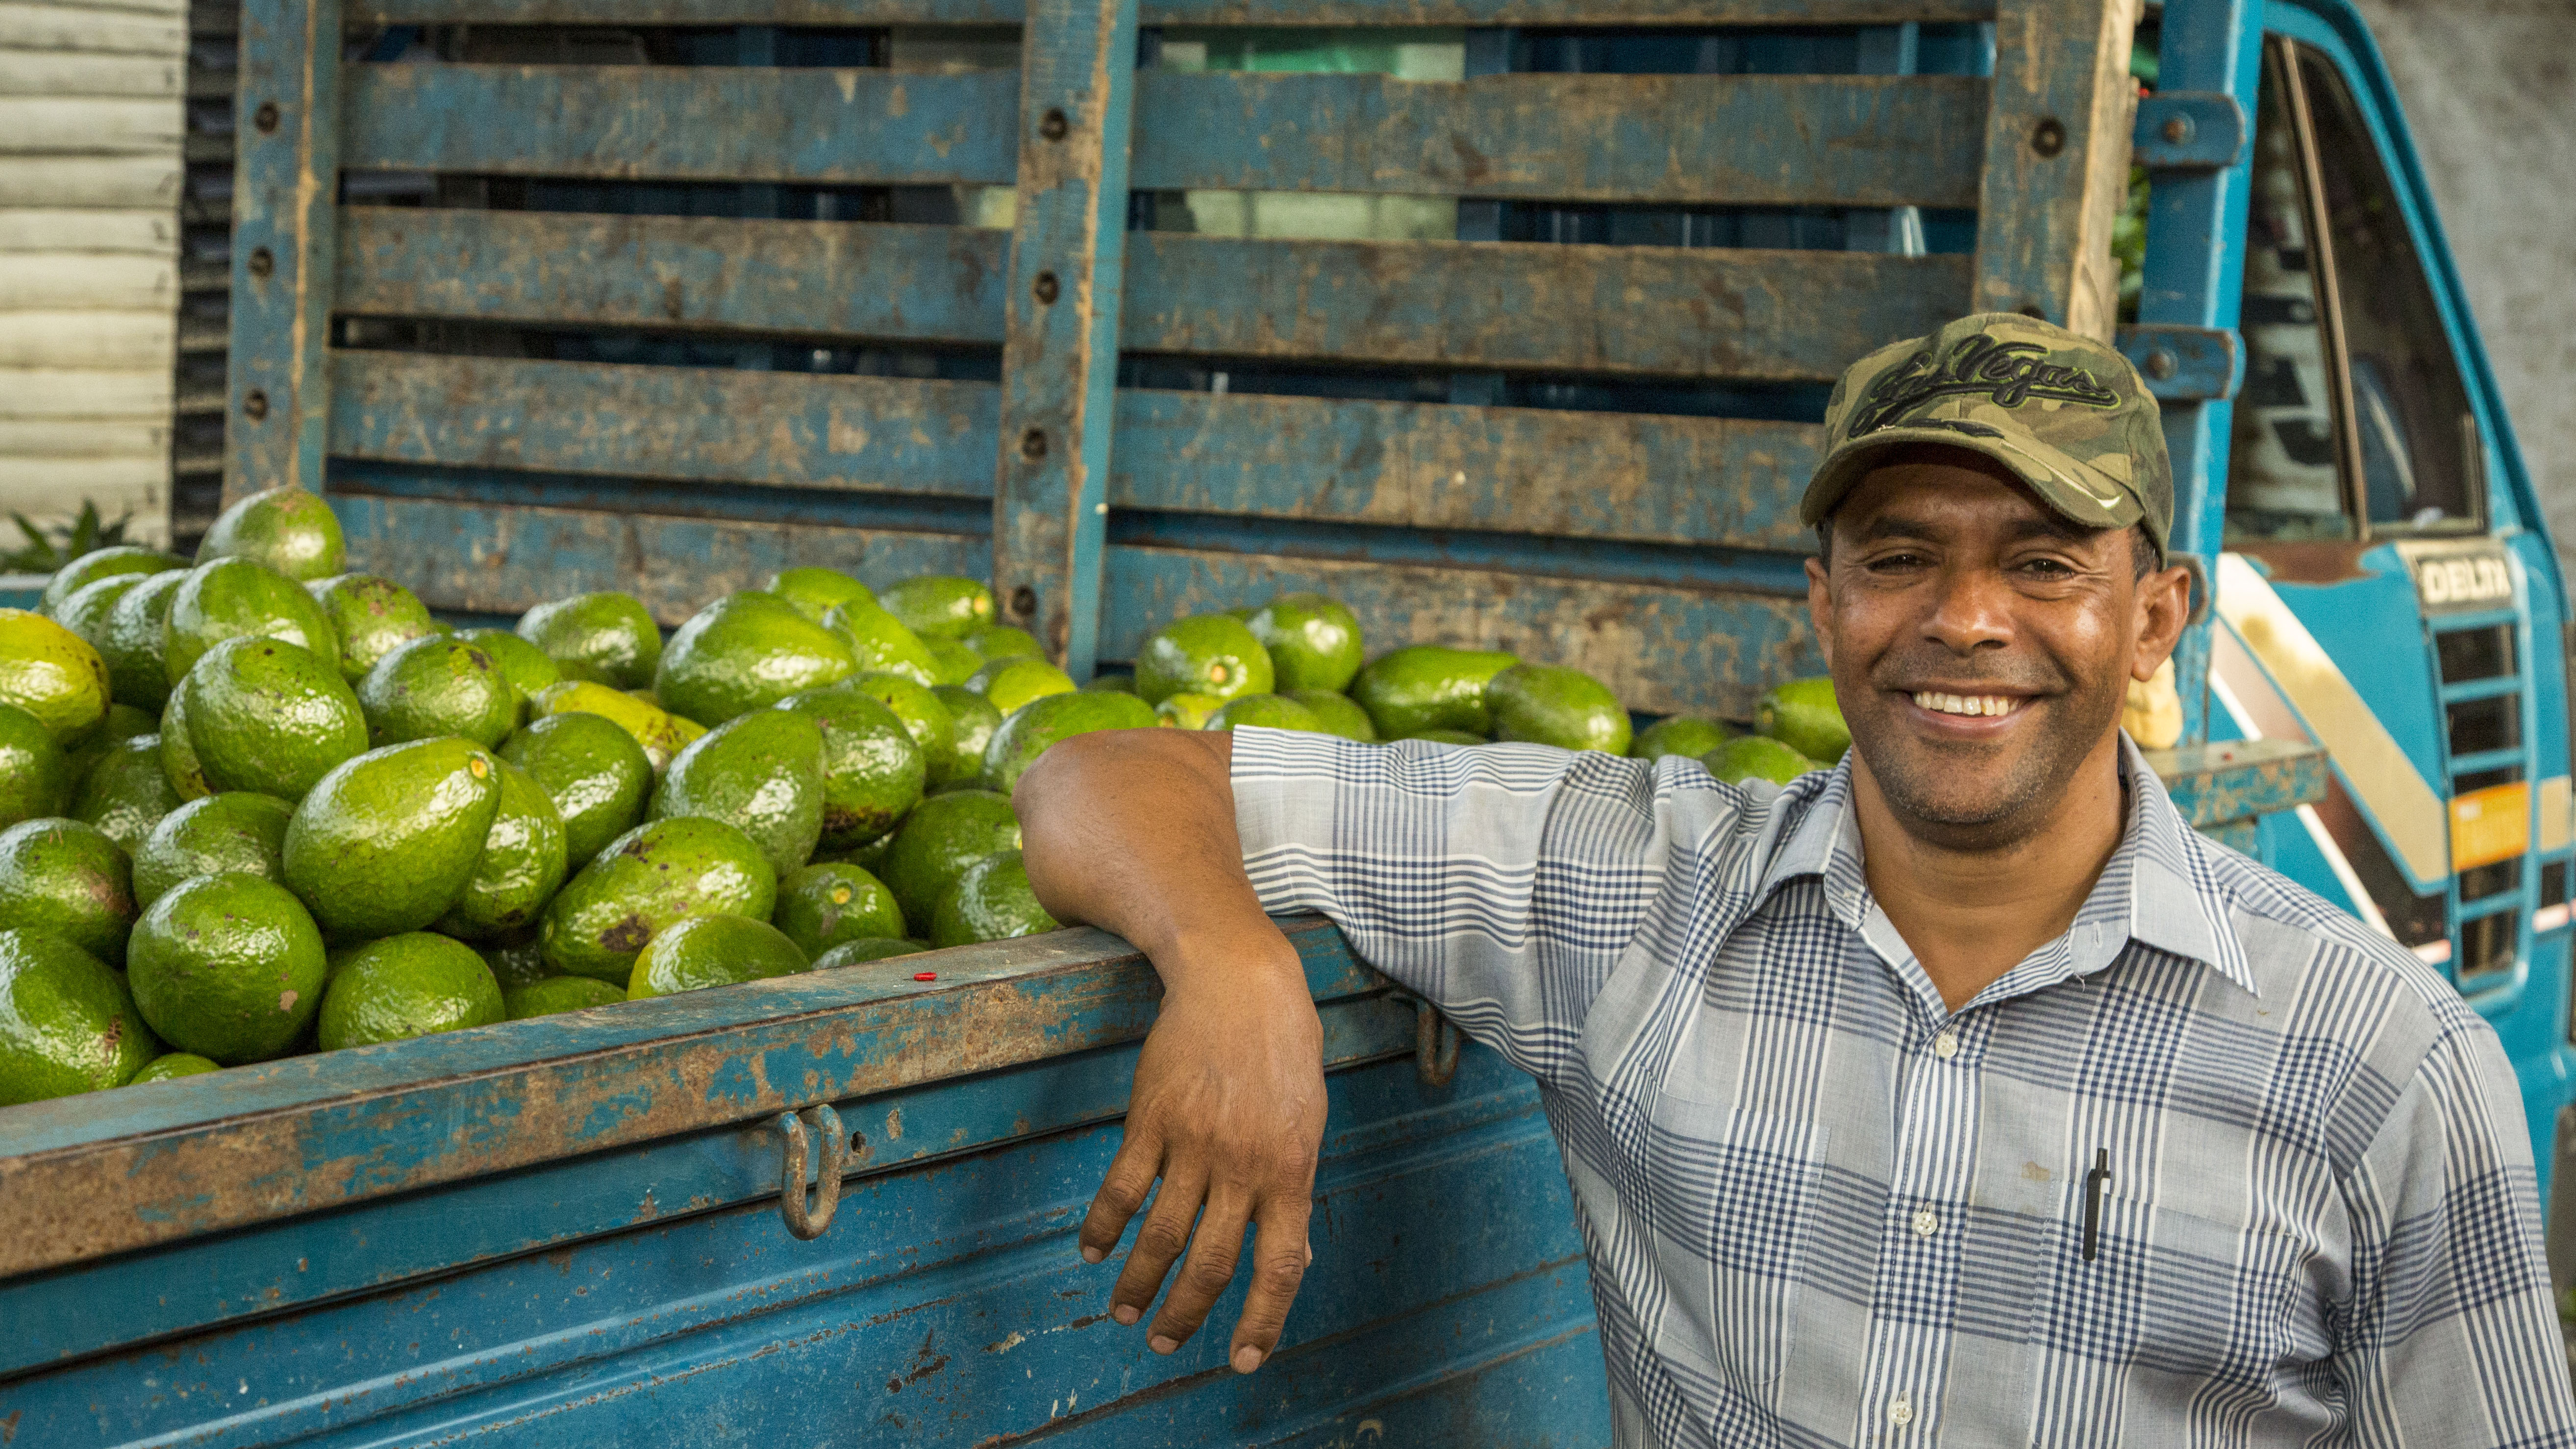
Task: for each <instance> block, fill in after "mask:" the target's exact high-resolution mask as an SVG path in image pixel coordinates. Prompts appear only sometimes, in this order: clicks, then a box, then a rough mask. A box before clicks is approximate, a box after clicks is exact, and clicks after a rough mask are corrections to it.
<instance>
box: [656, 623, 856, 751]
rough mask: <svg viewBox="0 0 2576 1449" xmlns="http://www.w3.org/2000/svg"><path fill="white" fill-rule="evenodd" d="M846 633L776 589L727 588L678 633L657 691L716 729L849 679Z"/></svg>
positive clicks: (666, 704)
mask: <svg viewBox="0 0 2576 1449" xmlns="http://www.w3.org/2000/svg"><path fill="white" fill-rule="evenodd" d="M855 669H856V665H855V664H854V662H853V661H852V659H851V656H850V646H849V645H848V644H847V643H846V642H844V641H843V640H842V638H841V636H840V635H838V634H836V633H834V632H833V631H831V630H830V629H827V628H824V627H823V626H822V625H820V624H817V623H815V622H814V621H813V620H811V619H808V618H806V617H805V616H804V615H803V614H800V613H798V612H796V609H795V607H794V606H793V605H791V604H789V603H788V602H787V601H785V600H783V599H780V598H778V597H777V596H776V595H773V594H759V593H741V594H728V595H726V596H725V597H723V598H721V599H718V600H717V601H716V602H714V603H713V604H710V605H708V606H707V607H706V608H704V609H701V610H699V611H698V613H697V614H696V616H695V617H693V618H691V619H690V620H689V622H687V623H685V624H682V625H681V626H680V630H679V632H678V633H676V634H673V635H672V636H671V643H670V645H669V647H667V648H665V649H664V650H663V651H662V667H661V669H660V671H659V672H658V673H656V674H655V675H654V676H653V693H654V694H655V695H656V696H657V697H658V698H660V700H661V701H662V707H663V708H664V709H667V710H669V711H670V712H672V713H673V714H676V715H680V716H683V717H685V718H688V719H693V720H696V721H697V722H698V723H700V724H702V725H705V726H707V727H709V728H710V729H712V728H714V727H715V726H717V725H720V724H723V723H724V722H725V721H727V720H730V719H735V718H738V717H740V716H742V715H746V714H749V713H751V712H752V711H754V710H764V709H767V708H769V707H770V706H771V705H773V704H776V703H778V702H779V701H780V700H782V699H785V698H786V697H787V696H789V695H791V694H795V693H797V692H799V691H801V690H807V689H820V688H821V687H823V686H824V685H827V684H834V683H838V682H839V681H841V680H844V679H847V678H849V677H850V675H851V674H852V673H853V672H854V671H855Z"/></svg>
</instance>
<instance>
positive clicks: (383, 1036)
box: [321, 931, 509, 1052]
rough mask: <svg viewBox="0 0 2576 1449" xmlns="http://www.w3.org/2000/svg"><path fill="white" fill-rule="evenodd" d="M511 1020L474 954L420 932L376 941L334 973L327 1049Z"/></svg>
mask: <svg viewBox="0 0 2576 1449" xmlns="http://www.w3.org/2000/svg"><path fill="white" fill-rule="evenodd" d="M508 1019H509V1008H508V1006H507V1005H506V1004H505V1003H504V1002H503V1001H502V999H501V983H499V982H497V981H495V980H493V979H492V972H491V970H490V969H489V968H488V967H486V966H485V965H484V964H483V958H482V957H480V956H477V955H475V954H474V948H473V947H471V946H468V945H466V944H464V943H463V942H461V941H451V940H449V939H448V938H447V937H445V936H439V935H432V934H431V933H430V932H427V931H412V932H407V933H405V934H403V935H399V936H388V937H386V938H384V939H383V940H380V941H369V942H368V943H367V944H366V945H364V946H361V947H359V948H358V949H357V951H356V952H354V953H352V954H351V955H350V957H349V958H348V960H346V961H345V962H343V963H341V966H340V969H339V970H337V971H334V972H332V973H331V986H330V989H329V990H328V991H326V992H324V993H323V997H322V1030H321V1044H322V1050H324V1051H326V1052H335V1051H338V1050H340V1049H341V1048H342V1047H354V1046H372V1045H374V1044H375V1043H377V1042H386V1041H409V1040H410V1039H411V1038H413V1037H419V1036H429V1035H431V1034H433V1033H436V1032H442V1031H462V1030H464V1029H465V1028H467V1027H473V1026H490V1025H491V1024H492V1023H494V1022H496V1021H507V1020H508Z"/></svg>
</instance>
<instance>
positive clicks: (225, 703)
mask: <svg viewBox="0 0 2576 1449" xmlns="http://www.w3.org/2000/svg"><path fill="white" fill-rule="evenodd" d="M433 647H434V646H433ZM172 698H173V700H174V701H176V703H175V704H174V706H173V709H172V713H173V714H175V715H177V716H178V718H179V724H180V726H181V727H182V728H184V729H185V731H186V734H187V738H186V739H185V740H184V741H182V742H181V744H182V746H183V747H184V748H183V750H182V751H181V753H182V754H183V755H187V756H193V757H194V758H195V760H196V764H197V773H198V774H199V775H200V776H201V777H202V778H203V779H204V780H205V783H206V789H207V790H208V791H210V792H217V793H220V792H222V791H226V790H257V791H259V792H260V793H261V794H263V795H274V796H276V797H277V798H279V799H280V800H289V801H292V800H301V799H303V798H304V792H305V791H307V790H310V789H312V788H313V784H314V782H315V781H317V780H319V779H321V778H322V777H323V776H324V775H327V774H329V773H330V772H331V771H332V769H333V768H335V767H337V766H338V765H340V764H341V763H342V762H344V761H347V760H353V759H356V758H357V757H358V756H359V755H362V754H364V753H366V749H367V717H366V715H365V714H364V713H363V711H362V710H361V707H360V703H359V697H358V696H357V695H356V694H354V693H352V692H351V691H350V689H349V686H348V683H347V682H346V681H345V680H343V679H341V677H340V672H339V671H338V670H337V669H335V668H333V667H332V666H331V664H330V663H329V661H327V660H324V659H322V658H320V657H318V656H316V655H315V654H313V653H312V652H311V651H310V650H306V649H299V648H297V647H296V646H294V645H292V644H289V643H286V642H285V641H283V640H279V639H269V638H256V637H255V638H242V639H227V640H225V641H224V642H223V643H221V644H218V645H216V646H215V647H214V648H213V649H211V650H208V651H207V653H206V655H205V657H204V658H202V659H200V660H198V661H197V667H196V668H194V669H191V670H189V671H188V677H187V678H185V679H183V680H181V681H179V689H178V692H177V693H176V694H174V695H173V696H172ZM162 729H163V731H164V732H165V736H166V733H167V732H168V731H169V730H170V729H171V724H170V721H169V719H168V718H166V717H165V718H164V719H163V720H162ZM163 744H164V758H165V759H166V758H167V756H168V754H169V749H168V744H169V742H168V740H167V739H166V737H165V739H164V741H163Z"/></svg>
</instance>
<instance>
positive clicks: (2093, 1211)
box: [2084, 1147, 2111, 1263]
mask: <svg viewBox="0 0 2576 1449" xmlns="http://www.w3.org/2000/svg"><path fill="white" fill-rule="evenodd" d="M2110 1180H2111V1149H2110V1148H2108V1147H2097V1148H2094V1149H2093V1167H2092V1170H2091V1171H2089V1172H2086V1173H2085V1174H2084V1261H2085V1262H2087V1263H2090V1262H2092V1261H2093V1259H2094V1257H2095V1255H2096V1253H2097V1251H2098V1250H2099V1248H2100V1246H2101V1239H2102V1184H2104V1183H2106V1182H2109V1181H2110Z"/></svg>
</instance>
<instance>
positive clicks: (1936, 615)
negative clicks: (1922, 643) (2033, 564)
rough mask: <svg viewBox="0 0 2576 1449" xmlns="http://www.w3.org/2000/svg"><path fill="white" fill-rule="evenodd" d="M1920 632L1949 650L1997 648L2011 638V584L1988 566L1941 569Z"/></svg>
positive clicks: (1971, 650) (2010, 640) (1955, 651)
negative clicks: (1936, 586)
mask: <svg viewBox="0 0 2576 1449" xmlns="http://www.w3.org/2000/svg"><path fill="white" fill-rule="evenodd" d="M1939 590H1940V591H1939V593H1938V594H1937V595H1936V596H1935V597H1934V600H1933V606H1932V612H1931V614H1930V615H1929V616H1927V617H1926V618H1925V619H1924V621H1923V635H1924V637H1925V638H1927V639H1931V640H1933V641H1935V642H1937V643H1939V644H1940V645H1942V647H1944V648H1946V649H1949V650H1950V651H1951V652H1953V653H1957V654H1968V653H1973V652H1974V651H1976V650H1978V649H2000V648H2003V647H2005V646H2006V645H2008V644H2010V643H2011V642H2012V638H2013V625H2012V602H2013V597H2014V595H2013V591H2012V586H2011V585H2010V584H2009V583H2007V582H2006V581H2005V579H2004V577H2003V575H2002V574H2000V573H1998V572H1996V571H1995V570H1993V569H1990V568H1954V569H1945V570H1943V571H1942V574H1941V578H1940V583H1939Z"/></svg>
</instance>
